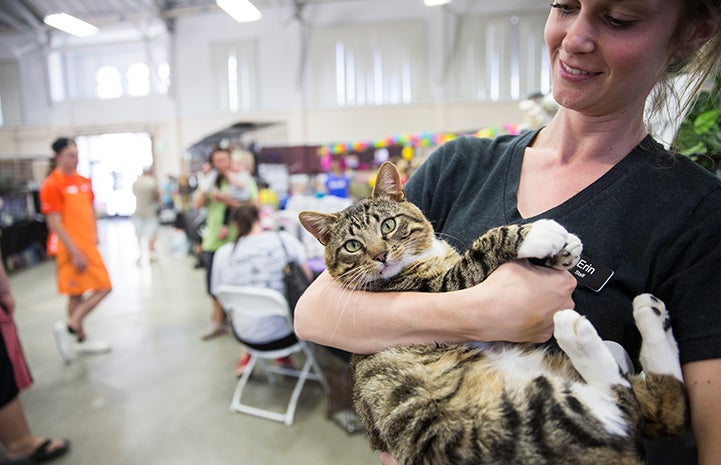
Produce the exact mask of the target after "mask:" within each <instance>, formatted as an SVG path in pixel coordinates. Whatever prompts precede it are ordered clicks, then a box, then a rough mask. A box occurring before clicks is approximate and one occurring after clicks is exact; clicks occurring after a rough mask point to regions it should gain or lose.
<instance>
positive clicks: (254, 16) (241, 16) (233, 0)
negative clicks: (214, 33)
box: [215, 0, 263, 23]
mask: <svg viewBox="0 0 721 465" xmlns="http://www.w3.org/2000/svg"><path fill="white" fill-rule="evenodd" d="M215 3H217V4H218V6H219V7H220V8H222V9H223V11H225V12H226V13H228V14H229V15H230V16H231V17H232V18H233V19H234V20H236V21H238V22H239V23H248V22H250V21H258V20H259V19H260V18H262V17H263V15H262V14H261V12H260V10H258V9H257V8H256V7H255V5H253V4H252V3H250V0H215Z"/></svg>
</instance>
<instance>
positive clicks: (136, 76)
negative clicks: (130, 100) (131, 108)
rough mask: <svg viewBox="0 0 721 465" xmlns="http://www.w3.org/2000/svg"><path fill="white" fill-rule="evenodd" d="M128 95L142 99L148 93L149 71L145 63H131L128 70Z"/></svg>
mask: <svg viewBox="0 0 721 465" xmlns="http://www.w3.org/2000/svg"><path fill="white" fill-rule="evenodd" d="M127 79H128V95H130V96H131V97H142V96H144V95H148V94H149V93H150V70H149V69H148V65H146V64H145V63H133V64H132V65H130V67H129V68H128V72H127Z"/></svg>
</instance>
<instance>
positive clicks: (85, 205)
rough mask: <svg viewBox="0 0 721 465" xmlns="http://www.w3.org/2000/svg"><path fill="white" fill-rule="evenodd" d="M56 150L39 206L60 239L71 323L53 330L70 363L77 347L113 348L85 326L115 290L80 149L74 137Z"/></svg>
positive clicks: (61, 278) (61, 288) (60, 270)
mask: <svg viewBox="0 0 721 465" xmlns="http://www.w3.org/2000/svg"><path fill="white" fill-rule="evenodd" d="M52 149H53V153H54V155H53V157H54V158H55V164H56V168H55V169H54V170H53V172H52V173H50V175H48V177H47V178H45V181H44V182H43V185H42V187H41V188H40V204H41V211H42V213H43V215H45V221H46V222H47V225H48V228H49V229H50V231H51V232H52V233H53V234H55V236H56V237H57V239H58V242H57V252H56V255H55V263H56V267H57V285H58V292H59V293H61V294H67V295H68V296H69V297H68V305H67V313H68V318H67V322H66V323H65V324H63V323H62V322H60V323H57V324H56V325H55V327H54V331H55V338H56V342H57V345H58V350H59V352H60V355H61V356H62V358H63V359H64V360H65V361H66V362H68V363H69V362H70V361H72V359H73V357H74V355H73V348H74V349H76V350H77V351H79V352H93V353H95V352H106V351H108V350H110V345H109V344H107V343H105V342H103V341H99V340H94V341H90V340H88V338H87V335H86V332H85V325H84V323H85V319H86V317H87V316H88V315H89V314H90V312H92V311H93V310H94V309H95V308H96V306H97V305H98V304H99V303H100V302H102V300H103V299H105V298H106V297H107V296H108V294H110V291H111V289H112V286H111V283H110V277H109V276H108V272H107V270H106V268H105V263H104V262H103V258H102V257H101V256H100V251H99V250H98V247H97V243H98V232H97V225H96V219H95V209H94V207H93V199H94V198H95V196H94V195H93V189H92V186H91V185H90V181H89V180H88V179H87V178H84V177H82V176H80V175H79V174H78V173H77V172H76V168H77V166H78V148H77V147H76V145H75V142H74V141H73V140H72V139H69V138H67V137H60V138H58V139H57V140H55V141H54V142H53V144H52ZM66 330H67V331H68V332H70V333H71V334H73V335H74V336H75V338H76V341H77V344H76V345H71V344H70V343H69V341H67V340H66V333H65V331H66Z"/></svg>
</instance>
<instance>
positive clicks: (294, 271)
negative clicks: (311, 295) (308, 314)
mask: <svg viewBox="0 0 721 465" xmlns="http://www.w3.org/2000/svg"><path fill="white" fill-rule="evenodd" d="M278 240H279V241H280V246H281V247H283V253H285V260H286V263H285V266H284V267H283V283H284V284H285V298H286V300H287V301H288V306H289V307H290V314H291V315H293V314H294V313H295V304H296V303H298V299H300V296H301V295H302V294H303V292H305V290H306V289H307V288H308V286H310V279H308V276H306V274H305V272H304V271H303V268H301V266H300V264H299V263H298V262H296V261H295V260H291V258H290V256H289V255H288V251H287V250H286V248H285V244H284V243H283V238H282V237H281V236H280V234H278Z"/></svg>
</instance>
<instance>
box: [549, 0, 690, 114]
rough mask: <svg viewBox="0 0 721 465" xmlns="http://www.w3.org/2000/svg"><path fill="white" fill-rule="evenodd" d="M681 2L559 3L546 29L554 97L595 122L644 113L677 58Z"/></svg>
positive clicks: (574, 0)
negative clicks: (646, 102) (649, 96)
mask: <svg viewBox="0 0 721 465" xmlns="http://www.w3.org/2000/svg"><path fill="white" fill-rule="evenodd" d="M681 8H682V2H681V1H680V0H557V1H556V2H555V3H553V4H552V11H551V12H550V14H549V16H548V21H547V22H546V29H545V34H544V35H545V40H546V46H547V47H548V50H549V54H550V59H551V64H552V68H551V69H552V82H553V96H554V98H555V99H556V101H557V102H558V103H559V104H560V105H562V106H563V107H566V108H568V109H571V110H575V111H578V112H581V113H584V114H587V115H589V116H610V115H614V114H622V113H624V112H626V113H627V112H633V113H638V112H642V110H643V106H644V103H645V101H646V97H647V96H648V94H649V92H650V91H651V89H652V88H653V86H654V85H655V84H656V83H657V81H658V80H659V79H660V77H661V76H662V75H663V73H664V72H665V70H666V68H667V66H668V64H669V62H670V61H671V60H672V59H673V56H674V51H675V48H674V44H675V43H676V42H675V39H674V38H675V32H676V28H677V25H678V22H679V18H680V15H681Z"/></svg>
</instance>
